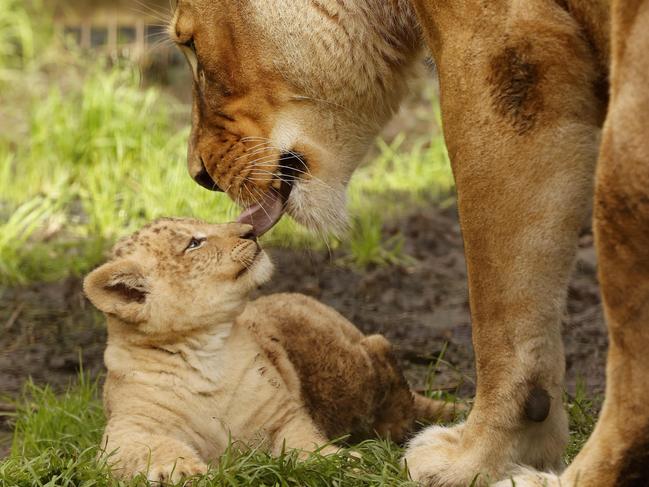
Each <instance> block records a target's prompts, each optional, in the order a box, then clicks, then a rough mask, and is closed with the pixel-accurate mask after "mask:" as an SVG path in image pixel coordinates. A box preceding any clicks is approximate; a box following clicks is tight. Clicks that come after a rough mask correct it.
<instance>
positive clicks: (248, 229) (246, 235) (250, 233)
mask: <svg viewBox="0 0 649 487" xmlns="http://www.w3.org/2000/svg"><path fill="white" fill-rule="evenodd" d="M244 227H245V228H243V229H242V232H241V234H240V235H239V237H240V238H242V239H244V240H252V241H253V242H255V243H257V236H256V235H255V232H254V228H253V227H252V225H244Z"/></svg>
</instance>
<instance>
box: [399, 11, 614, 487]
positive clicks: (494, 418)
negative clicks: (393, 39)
mask: <svg viewBox="0 0 649 487" xmlns="http://www.w3.org/2000/svg"><path fill="white" fill-rule="evenodd" d="M414 3H415V4H416V6H417V10H418V15H419V17H420V18H425V19H426V21H425V22H422V24H423V25H425V26H430V27H431V30H429V31H427V32H426V35H427V37H428V41H429V45H430V47H431V49H432V52H433V55H434V57H435V59H436V60H437V62H438V70H439V75H440V85H441V90H442V96H441V100H442V113H443V120H444V133H445V137H446V142H447V146H448V151H449V155H450V158H451V162H452V166H453V171H454V175H455V179H456V184H457V191H458V205H459V212H460V223H461V226H462V233H463V237H464V243H465V251H466V260H467V270H468V279H469V290H470V305H471V312H472V320H473V343H474V348H475V355H476V373H477V393H476V398H475V405H474V407H473V410H472V411H471V414H470V415H469V417H468V419H467V420H466V422H465V423H464V424H461V425H458V426H455V427H452V428H441V427H432V428H429V429H427V430H425V431H423V432H422V433H421V434H420V435H419V436H417V437H416V438H415V439H413V441H412V442H411V443H410V445H409V448H408V449H407V451H406V454H405V461H406V462H407V466H408V468H409V470H410V473H411V475H412V476H413V478H414V479H415V480H418V481H420V482H421V483H422V484H424V485H430V486H466V485H470V484H471V483H472V482H473V481H474V480H475V479H477V484H478V485H481V484H483V483H486V482H488V481H494V480H498V479H499V478H502V477H503V476H505V475H507V473H508V472H510V471H511V470H512V469H514V468H515V466H516V465H517V464H525V465H532V466H534V467H537V468H542V469H561V468H562V461H561V458H562V452H563V448H564V446H565V443H566V441H567V433H568V431H567V420H566V414H565V411H564V409H563V405H562V395H563V378H564V356H563V345H562V342H561V333H560V318H561V315H562V313H563V310H564V302H565V295H566V289H567V283H568V278H569V274H570V270H571V264H572V261H573V258H574V253H575V248H576V240H577V236H578V232H579V230H580V227H581V225H582V223H583V222H584V221H585V218H586V215H587V213H588V205H589V202H590V199H591V194H592V179H593V172H594V165H595V161H596V157H597V143H598V133H599V130H598V126H599V124H600V123H601V118H602V117H603V102H602V101H600V100H598V99H597V98H596V96H595V94H594V91H593V86H594V84H595V81H596V79H597V76H598V73H597V72H596V61H595V57H594V54H593V52H592V50H591V48H590V47H589V46H588V45H587V43H586V41H585V40H584V37H583V35H582V32H581V30H580V28H579V26H578V25H577V24H576V23H575V21H574V20H573V18H572V17H571V16H570V15H569V14H568V13H567V12H566V11H565V10H563V9H562V8H560V7H559V6H558V4H557V3H556V2H551V1H546V0H531V1H526V2H504V1H495V2H481V1H467V2H438V1H432V0H418V1H415V2H414ZM567 66H569V68H568V67H567Z"/></svg>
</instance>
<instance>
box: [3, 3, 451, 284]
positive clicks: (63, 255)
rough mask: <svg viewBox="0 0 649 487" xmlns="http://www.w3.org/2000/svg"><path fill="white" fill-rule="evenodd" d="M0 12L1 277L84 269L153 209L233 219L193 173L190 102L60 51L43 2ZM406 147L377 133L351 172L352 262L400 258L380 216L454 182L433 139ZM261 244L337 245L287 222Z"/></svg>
mask: <svg viewBox="0 0 649 487" xmlns="http://www.w3.org/2000/svg"><path fill="white" fill-rule="evenodd" d="M0 9H1V10H0V11H2V12H3V15H2V16H1V17H0V46H1V47H0V49H2V51H0V83H2V84H3V88H2V90H1V91H0V110H1V112H0V115H1V116H0V284H2V283H4V284H16V283H27V282H31V281H43V280H46V281H51V280H56V279H60V278H62V277H64V276H66V275H68V274H79V273H84V272H87V271H88V270H89V269H90V268H92V266H94V265H96V264H97V263H98V262H99V261H100V260H101V259H102V258H103V255H104V252H105V251H106V249H107V247H109V246H110V245H111V244H112V243H113V242H114V241H115V239H117V238H119V237H120V236H123V235H125V234H127V233H129V232H131V231H133V230H135V229H136V228H138V227H139V226H141V225H142V224H144V223H146V222H148V221H149V220H151V219H154V218H156V217H159V216H193V217H197V218H202V219H205V220H208V221H212V222H218V221H227V220H231V219H233V218H235V217H236V214H237V209H236V208H235V206H234V205H233V204H232V203H231V202H230V201H229V200H228V198H226V197H225V196H223V195H214V194H212V193H209V192H207V191H203V190H201V189H200V188H198V187H197V186H196V184H195V183H194V182H193V181H191V179H190V178H189V177H188V176H187V172H186V168H185V167H186V165H185V157H186V143H187V137H188V134H189V128H188V126H189V114H188V108H187V107H186V106H183V105H181V104H179V102H178V101H176V100H175V99H174V98H172V97H170V96H167V95H165V94H163V93H162V92H161V90H160V89H158V88H155V87H147V88H143V87H142V80H141V76H140V74H139V71H138V69H137V68H136V67H134V66H132V65H130V64H128V63H116V64H115V63H112V64H110V65H109V63H108V61H101V60H92V59H89V58H88V56H84V55H83V53H80V52H78V50H76V49H75V48H74V47H73V46H65V45H64V43H63V42H62V40H59V39H56V38H55V36H54V34H53V32H52V29H51V28H50V27H49V26H48V24H47V21H46V19H47V18H48V15H47V13H46V12H45V13H43V10H42V8H39V9H35V8H31V9H29V8H28V7H26V6H25V3H24V2H23V1H22V0H0ZM37 12H39V13H38V14H37ZM50 18H51V17H50ZM402 143H403V139H402V138H397V139H396V140H394V141H393V142H392V143H391V144H387V143H385V142H382V141H380V142H379V156H378V157H377V158H376V160H375V161H373V162H372V163H371V164H367V165H366V166H364V167H362V168H361V169H360V170H359V171H357V173H356V175H355V177H354V178H353V180H352V183H351V185H350V188H349V202H350V211H351V214H352V228H351V231H350V233H349V236H347V237H346V238H345V240H346V241H347V242H346V243H345V244H344V245H343V247H344V251H345V252H347V253H348V254H349V259H344V261H346V262H352V263H354V264H356V265H369V264H385V263H394V262H399V261H402V260H403V258H405V256H403V255H402V252H401V246H400V243H399V239H398V238H397V239H392V240H390V241H387V242H386V241H384V240H383V237H382V235H381V227H382V224H383V221H384V219H385V218H388V217H391V216H394V215H396V214H398V213H399V212H400V211H405V209H407V207H408V206H411V205H412V204H413V203H415V204H416V203H417V202H418V201H419V202H421V201H424V200H426V199H427V198H428V199H429V198H430V197H431V196H432V197H438V196H439V195H443V194H446V195H447V194H448V193H449V192H450V191H451V190H452V178H451V174H450V170H449V165H448V159H447V156H446V152H445V148H444V144H443V141H442V139H441V137H440V136H436V137H435V138H433V139H432V140H428V141H425V142H424V143H421V144H418V145H417V144H416V145H415V147H414V148H413V149H409V150H407V151H403V150H400V146H401V144H402ZM266 241H268V242H269V243H271V244H273V243H274V244H281V245H288V246H315V247H323V246H325V245H326V246H328V247H330V248H331V247H339V246H341V245H342V244H341V243H340V242H338V241H336V240H335V239H333V238H330V237H327V236H315V235H312V234H310V233H308V232H307V231H306V230H305V229H303V228H301V227H299V226H298V225H296V224H295V223H293V222H292V221H291V220H290V219H288V218H284V220H283V221H282V222H281V223H280V225H278V226H277V227H276V228H275V229H274V230H273V231H272V232H271V234H270V235H269V237H266Z"/></svg>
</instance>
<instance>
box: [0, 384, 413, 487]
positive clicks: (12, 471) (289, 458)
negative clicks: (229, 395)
mask: <svg viewBox="0 0 649 487" xmlns="http://www.w3.org/2000/svg"><path fill="white" fill-rule="evenodd" d="M97 389H98V385H97V382H96V381H92V380H90V379H89V378H88V377H87V376H84V375H83V374H81V375H80V378H79V381H78V383H76V384H73V385H72V386H71V387H70V388H69V390H68V391H67V392H66V393H65V394H63V395H61V396H57V395H55V394H54V393H53V392H52V390H51V389H50V388H49V387H38V386H36V385H34V384H33V383H31V382H30V383H27V384H26V385H25V391H24V393H23V396H22V398H21V399H20V400H19V401H18V402H17V411H16V414H15V418H14V422H15V430H14V431H15V432H14V439H13V444H12V449H11V454H10V456H9V457H8V458H7V459H5V460H4V461H2V462H0V486H3V487H4V486H36V485H37V486H61V487H72V486H74V487H80V486H117V485H120V486H144V485H148V484H147V482H146V481H145V480H144V479H142V478H140V479H135V480H133V481H131V482H126V483H124V482H118V481H117V480H115V479H114V478H113V477H112V476H111V475H110V468H109V467H108V465H106V463H103V462H98V461H97V460H96V456H97V452H98V445H99V443H100V439H101V433H102V430H103V426H104V421H105V420H104V415H103V411H102V407H101V402H100V401H99V400H98V394H97ZM354 451H356V452H358V453H360V458H356V457H354V456H352V455H350V453H349V450H343V451H342V452H341V453H340V454H337V455H334V456H327V457H323V456H320V455H317V454H314V455H313V456H312V457H310V458H309V459H308V460H307V461H304V462H300V461H298V460H297V458H296V455H295V454H294V453H292V452H291V453H289V452H286V453H284V454H283V455H281V456H279V457H277V458H275V457H271V456H270V455H268V454H267V453H265V452H263V451H260V450H255V449H247V448H243V447H241V446H240V445H236V444H234V445H232V446H231V447H230V448H229V449H228V450H227V451H226V452H225V454H224V455H223V456H222V457H221V458H220V459H219V462H218V465H214V466H213V468H212V469H211V470H210V471H209V472H208V473H207V474H206V475H205V476H204V477H201V478H200V479H194V482H193V483H192V485H194V486H250V485H255V486H304V487H308V486H331V485H333V486H336V485H339V486H343V485H344V486H382V485H385V486H410V485H414V484H413V483H412V482H410V481H409V480H408V478H407V475H406V473H405V471H404V470H403V469H402V467H401V466H400V464H399V459H400V456H401V453H402V451H401V449H399V448H398V447H397V446H396V445H394V444H392V443H390V442H387V441H378V440H376V441H366V442H364V443H361V444H359V445H357V446H355V447H354Z"/></svg>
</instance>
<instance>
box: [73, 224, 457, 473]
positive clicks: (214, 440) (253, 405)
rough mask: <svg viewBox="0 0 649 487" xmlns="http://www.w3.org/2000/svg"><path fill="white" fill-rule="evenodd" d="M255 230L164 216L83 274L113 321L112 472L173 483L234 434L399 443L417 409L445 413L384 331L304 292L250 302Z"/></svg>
mask: <svg viewBox="0 0 649 487" xmlns="http://www.w3.org/2000/svg"><path fill="white" fill-rule="evenodd" d="M249 231H250V227H249V226H246V225H238V224H228V225H209V224H206V223H202V222H199V221H196V220H169V219H165V220H161V221H158V222H156V223H154V224H152V225H150V226H148V227H146V228H145V229H143V230H141V231H140V232H138V233H136V234H135V235H133V236H132V237H129V238H128V239H126V240H124V241H122V242H120V243H119V244H118V245H117V246H116V248H115V250H114V257H113V259H112V260H111V261H109V262H108V263H106V264H104V265H103V266H101V267H100V268H98V269H97V270H95V271H93V272H92V273H91V274H90V275H89V276H88V277H87V278H86V280H85V282H84V289H85V292H86V294H87V295H88V297H89V298H90V300H91V301H92V302H93V304H95V305H96V306H97V307H98V308H99V309H100V310H102V311H103V312H104V313H105V314H106V316H107V320H108V346H107V348H106V352H105V362H106V368H107V369H108V375H107V378H106V383H105V386H104V404H105V409H106V414H107V418H108V423H107V426H106V430H105V433H104V439H103V445H102V446H103V449H104V450H105V452H106V454H108V455H112V456H111V457H110V462H111V463H114V464H115V467H114V468H115V471H116V473H117V474H118V475H120V476H122V477H130V476H132V475H134V474H136V473H138V472H144V473H146V474H147V476H148V478H149V479H151V480H161V481H167V480H171V481H177V480H178V479H180V478H181V477H183V476H187V475H192V474H195V473H201V472H204V471H205V470H206V468H207V464H208V463H209V462H215V461H217V460H218V457H219V455H221V454H222V453H223V452H224V450H225V448H226V447H227V445H228V442H229V441H230V439H232V440H234V441H241V442H244V443H245V444H249V445H252V446H260V447H264V448H268V449H269V450H270V451H271V452H273V453H276V454H277V453H279V452H280V451H281V450H282V448H283V447H284V445H285V446H286V447H287V448H297V449H300V450H303V451H305V452H307V451H313V450H314V449H317V448H320V447H323V445H325V444H326V443H327V441H328V439H336V438H339V437H341V436H343V435H348V434H351V436H352V438H353V439H355V440H360V439H365V438H368V437H370V436H373V435H374V433H375V432H376V433H378V434H380V435H383V436H385V437H391V438H393V439H395V440H396V441H401V440H403V439H404V438H405V436H406V434H408V433H409V432H410V431H412V429H413V427H414V425H415V420H417V419H419V420H427V421H431V420H437V419H444V420H449V419H451V418H452V417H453V414H454V407H453V405H452V404H445V403H443V402H440V401H433V400H431V399H428V398H424V397H423V396H419V395H416V394H414V393H413V392H411V390H410V388H409V387H408V384H407V383H406V381H405V379H404V377H403V375H402V373H401V371H400V370H399V367H398V366H397V364H396V362H395V360H394V357H393V355H392V351H391V347H390V344H389V343H388V342H387V340H386V339H385V338H383V337H382V336H380V335H372V336H368V337H365V336H364V335H363V334H362V333H361V332H360V331H358V329H356V328H355V327H354V326H353V325H352V324H351V323H350V322H349V321H347V320H345V318H343V317H342V316H341V315H339V314H338V313H336V312H335V311H333V310H332V309H331V308H328V307H326V306H324V305H322V304H320V303H318V302H317V301H315V300H313V299H311V298H308V297H306V296H301V295H295V294H277V295H272V296H268V297H265V298H261V299H258V300H256V301H253V302H250V303H248V293H249V291H250V290H252V289H253V288H254V287H255V286H257V285H258V284H260V283H262V282H264V281H265V280H267V279H268V278H269V277H270V274H271V272H272V264H271V263H270V261H269V259H268V257H267V256H266V254H265V253H264V252H263V251H262V250H261V249H260V248H259V247H258V245H257V244H256V243H255V242H254V241H252V240H248V239H246V238H244V236H245V234H246V233H248V232H249ZM192 239H198V240H195V245H197V246H196V248H193V249H192V248H189V247H188V244H189V243H190V241H191V240H192ZM196 242H198V244H196ZM335 450H336V449H335V448H334V447H332V446H325V447H324V449H323V452H324V453H330V452H332V451H335Z"/></svg>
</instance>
